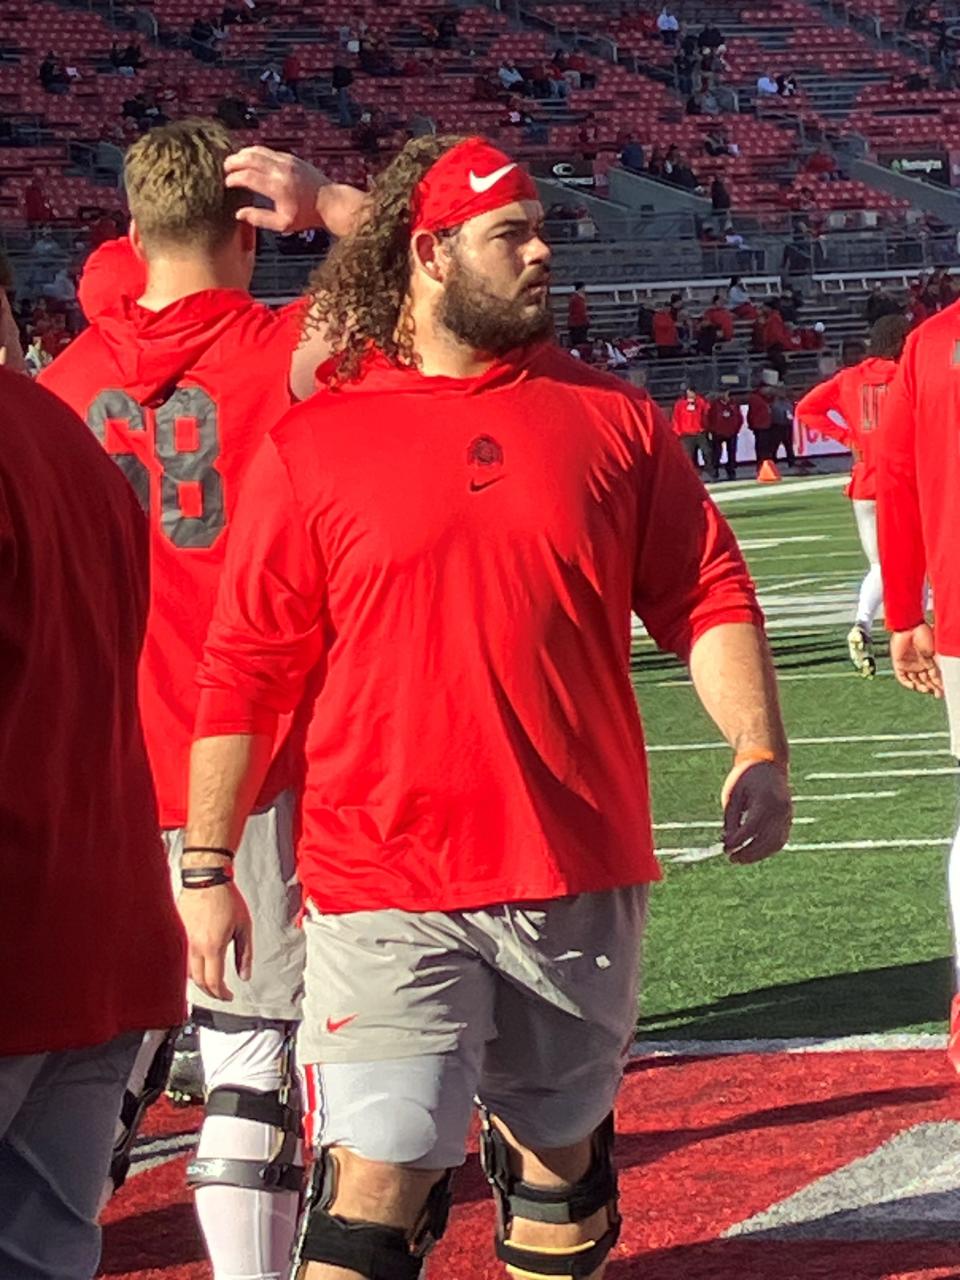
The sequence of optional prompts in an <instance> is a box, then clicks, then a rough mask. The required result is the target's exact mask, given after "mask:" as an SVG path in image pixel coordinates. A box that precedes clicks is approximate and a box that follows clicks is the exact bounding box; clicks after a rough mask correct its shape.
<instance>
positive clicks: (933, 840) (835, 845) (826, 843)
mask: <svg viewBox="0 0 960 1280" xmlns="http://www.w3.org/2000/svg"><path fill="white" fill-rule="evenodd" d="M948 844H953V837H952V836H949V837H947V838H946V839H943V840H939V839H937V837H936V836H931V837H930V838H929V839H928V840H818V841H815V842H814V843H812V844H794V843H793V841H791V842H790V843H789V844H785V845H784V846H783V847H784V850H785V851H786V852H787V853H828V852H830V853H832V852H836V851H838V850H841V849H930V850H931V851H934V850H939V849H940V848H941V847H942V846H943V845H948ZM702 852H703V850H701V849H697V848H696V847H695V846H691V847H689V848H664V849H658V850H657V857H658V858H677V859H680V858H684V857H687V856H689V855H690V854H694V853H702Z"/></svg>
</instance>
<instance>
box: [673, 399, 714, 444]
mask: <svg viewBox="0 0 960 1280" xmlns="http://www.w3.org/2000/svg"><path fill="white" fill-rule="evenodd" d="M709 416H710V402H709V400H705V399H704V397H703V396H697V397H696V398H695V399H694V400H692V401H691V400H688V399H687V397H686V396H681V397H680V399H679V400H677V402H676V403H675V404H674V406H673V416H672V417H671V419H670V425H671V426H672V427H673V434H674V435H675V436H698V435H700V434H701V433H702V432H704V431H706V429H707V419H708V417H709Z"/></svg>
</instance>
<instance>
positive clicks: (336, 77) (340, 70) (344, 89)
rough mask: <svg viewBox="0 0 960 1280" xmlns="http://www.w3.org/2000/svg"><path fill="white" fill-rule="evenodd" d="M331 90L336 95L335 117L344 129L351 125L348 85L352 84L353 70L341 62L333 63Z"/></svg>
mask: <svg viewBox="0 0 960 1280" xmlns="http://www.w3.org/2000/svg"><path fill="white" fill-rule="evenodd" d="M330 81H331V84H332V85H333V90H334V92H335V93H336V95H337V117H338V119H339V121H340V124H341V125H342V126H343V128H345V129H349V128H351V127H352V125H353V114H354V109H353V102H352V101H351V99H350V86H351V85H352V84H353V72H352V71H351V70H350V68H349V67H347V66H344V64H343V63H342V62H335V63H334V64H333V74H332V75H331V78H330Z"/></svg>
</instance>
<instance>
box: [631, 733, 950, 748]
mask: <svg viewBox="0 0 960 1280" xmlns="http://www.w3.org/2000/svg"><path fill="white" fill-rule="evenodd" d="M949 736H950V735H949V733H947V731H946V730H945V729H943V730H941V729H936V730H934V731H933V732H931V733H851V734H841V735H840V736H839V737H829V738H791V739H790V745H791V747H823V746H828V745H830V744H831V743H833V742H913V741H916V740H917V739H924V738H949ZM729 750H730V748H729V746H728V745H727V743H726V742H722V741H721V742H667V743H663V744H662V745H660V746H655V747H647V751H648V752H649V751H729Z"/></svg>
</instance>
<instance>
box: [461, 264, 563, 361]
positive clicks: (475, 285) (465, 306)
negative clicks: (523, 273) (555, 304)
mask: <svg viewBox="0 0 960 1280" xmlns="http://www.w3.org/2000/svg"><path fill="white" fill-rule="evenodd" d="M454 261H455V267H454V270H453V272H452V273H451V274H450V276H449V277H448V279H447V284H446V288H445V289H444V291H443V296H442V298H441V299H440V302H439V304H438V311H437V318H438V320H439V321H440V323H441V324H442V325H443V327H444V328H445V329H447V330H448V331H449V332H450V333H452V334H453V336H454V337H455V338H457V339H458V340H459V341H460V342H464V343H466V344H467V345H468V346H470V347H473V348H474V349H475V350H477V351H485V352H489V354H490V355H494V356H502V355H505V354H506V353H507V352H508V351H513V350H514V348H515V347H525V346H528V345H529V344H530V343H531V342H536V341H538V340H540V339H541V338H548V337H550V335H551V334H552V333H553V314H552V312H551V310H550V304H549V296H548V295H547V294H544V296H543V299H542V301H540V302H537V301H536V300H534V299H532V298H530V296H529V295H525V294H524V293H523V292H521V293H519V294H518V296H517V297H515V298H501V297H499V296H498V295H497V294H495V293H491V292H490V290H489V289H488V288H487V287H486V284H485V283H484V280H483V277H482V276H479V275H477V274H476V272H474V271H471V270H470V268H469V267H465V266H464V265H463V263H462V262H460V261H458V260H456V259H454ZM549 279H550V275H549V272H547V271H538V272H537V273H536V274H535V275H532V277H531V278H530V279H528V280H526V281H525V282H524V287H525V286H526V285H530V284H545V283H547V282H548V281H549ZM525 299H526V300H525Z"/></svg>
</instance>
